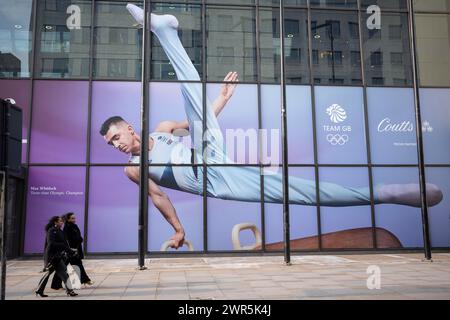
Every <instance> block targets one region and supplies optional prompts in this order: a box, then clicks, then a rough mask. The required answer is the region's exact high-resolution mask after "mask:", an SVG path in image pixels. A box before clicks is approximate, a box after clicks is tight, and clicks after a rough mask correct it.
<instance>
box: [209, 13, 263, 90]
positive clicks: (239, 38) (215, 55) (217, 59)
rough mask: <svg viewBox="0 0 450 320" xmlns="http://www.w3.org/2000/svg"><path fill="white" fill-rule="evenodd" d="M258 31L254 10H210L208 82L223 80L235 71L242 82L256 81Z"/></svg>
mask: <svg viewBox="0 0 450 320" xmlns="http://www.w3.org/2000/svg"><path fill="white" fill-rule="evenodd" d="M255 28H256V18H255V10H254V9H244V8H230V7H227V8H221V7H215V6H214V7H213V6H209V7H207V12H206V33H207V44H206V47H207V70H208V80H210V81H222V80H223V78H224V76H225V75H226V74H227V73H228V72H229V71H231V70H234V71H237V72H238V73H239V74H240V75H241V81H256V75H257V72H256V69H257V66H256V29H255Z"/></svg>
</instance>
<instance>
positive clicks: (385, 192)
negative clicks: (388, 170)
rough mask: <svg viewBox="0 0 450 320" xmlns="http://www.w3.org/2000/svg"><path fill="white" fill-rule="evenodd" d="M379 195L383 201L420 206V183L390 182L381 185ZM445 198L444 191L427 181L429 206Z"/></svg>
mask: <svg viewBox="0 0 450 320" xmlns="http://www.w3.org/2000/svg"><path fill="white" fill-rule="evenodd" d="M378 197H379V200H380V201H381V202H382V203H393V204H400V205H406V206H411V207H417V208H420V207H421V206H422V204H421V199H420V187H419V184H388V185H384V186H381V187H380V188H379V190H378ZM443 198H444V196H443V194H442V191H441V190H440V189H439V187H437V186H436V185H434V184H431V183H427V202H428V206H430V207H433V206H435V205H437V204H439V203H440V202H441V201H442V199H443Z"/></svg>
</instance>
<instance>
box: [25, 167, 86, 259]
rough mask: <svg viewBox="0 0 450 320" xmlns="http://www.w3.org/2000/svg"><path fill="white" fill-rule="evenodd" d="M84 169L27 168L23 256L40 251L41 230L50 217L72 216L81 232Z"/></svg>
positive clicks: (42, 231) (42, 246)
mask: <svg viewBox="0 0 450 320" xmlns="http://www.w3.org/2000/svg"><path fill="white" fill-rule="evenodd" d="M85 172H86V169H85V168H84V167H31V168H30V169H29V179H28V192H27V201H28V202H27V214H26V224H25V235H26V236H25V246H24V252H25V254H32V253H41V252H43V250H44V244H45V236H46V235H45V230H44V227H45V225H46V224H47V223H48V221H49V220H50V218H51V217H53V216H62V215H64V214H66V213H69V212H73V213H74V214H75V215H76V217H77V224H78V226H79V227H80V229H81V234H83V232H84V202H85Z"/></svg>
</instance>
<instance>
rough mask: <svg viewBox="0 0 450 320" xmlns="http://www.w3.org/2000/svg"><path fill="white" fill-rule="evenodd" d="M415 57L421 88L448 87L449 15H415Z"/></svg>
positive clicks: (449, 56) (449, 60) (449, 58)
mask: <svg viewBox="0 0 450 320" xmlns="http://www.w3.org/2000/svg"><path fill="white" fill-rule="evenodd" d="M416 30H417V56H418V60H419V72H420V83H421V85H423V86H443V87H448V86H450V77H449V76H448V75H449V74H450V15H449V14H417V15H416Z"/></svg>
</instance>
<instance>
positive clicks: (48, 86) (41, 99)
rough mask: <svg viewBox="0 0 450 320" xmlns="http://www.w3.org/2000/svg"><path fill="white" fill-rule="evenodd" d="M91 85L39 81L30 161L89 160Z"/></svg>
mask: <svg viewBox="0 0 450 320" xmlns="http://www.w3.org/2000/svg"><path fill="white" fill-rule="evenodd" d="M88 85H89V82H87V81H83V82H82V81H44V80H38V81H35V83H34V96H33V119H32V129H31V149H30V153H31V155H30V162H33V163H85V162H86V134H87V119H88V113H87V111H88V92H89V89H88Z"/></svg>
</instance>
